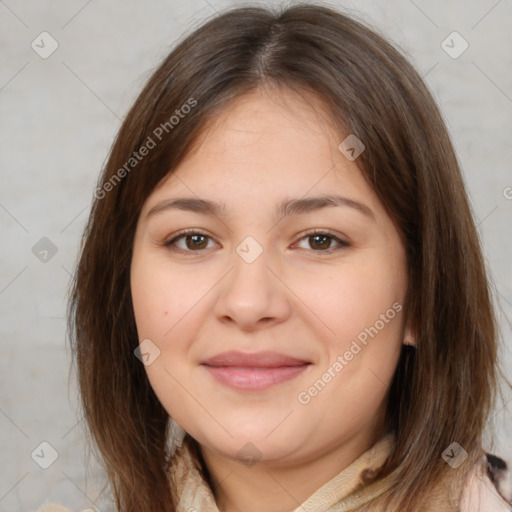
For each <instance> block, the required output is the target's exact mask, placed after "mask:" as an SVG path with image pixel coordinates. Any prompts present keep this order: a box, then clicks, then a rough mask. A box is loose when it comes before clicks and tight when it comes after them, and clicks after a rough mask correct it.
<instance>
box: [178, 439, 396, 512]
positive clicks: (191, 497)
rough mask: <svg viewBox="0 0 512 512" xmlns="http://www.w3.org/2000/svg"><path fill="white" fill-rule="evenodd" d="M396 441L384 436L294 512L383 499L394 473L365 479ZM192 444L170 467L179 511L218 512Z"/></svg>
mask: <svg viewBox="0 0 512 512" xmlns="http://www.w3.org/2000/svg"><path fill="white" fill-rule="evenodd" d="M394 442H395V441H394V435H393V434H392V433H387V434H385V435H384V436H383V437H382V438H381V439H380V440H379V441H377V442H376V443H375V444H374V445H373V446H372V447H371V448H370V449H369V450H367V451H366V452H365V453H363V454H362V455H361V456H360V457H359V458H358V459H357V460H355V461H354V462H353V463H352V464H350V465H349V466H348V467H347V468H345V469H344V470H343V471H341V472H340V473H338V474H337V475H336V476H335V477H334V478H332V479H331V480H329V481H328V482H327V483H325V484H324V485H323V486H322V487H320V488H319V489H318V490H317V491H316V492H315V493H314V494H313V495H312V496H310V497H309V498H308V499H307V500H306V501H305V502H304V503H302V504H301V505H300V506H298V507H297V508H296V509H295V510H294V511H293V512H313V511H315V512H319V511H327V510H328V511H329V512H350V511H353V510H356V509H357V508H358V507H360V506H361V505H364V504H365V503H368V502H370V501H372V500H373V499H375V498H376V497H377V496H380V495H381V494H382V493H384V492H385V491H386V490H388V489H389V487H390V486H391V485H392V479H393V473H391V474H389V475H388V476H386V477H385V478H383V479H379V480H378V481H376V482H375V483H374V484H370V485H365V480H367V478H368V477H371V476H373V475H376V474H377V473H378V472H379V471H380V469H381V468H382V467H383V465H384V464H385V463H386V461H387V459H388V458H389V456H390V454H391V452H392V450H393V447H394ZM193 443H195V441H194V440H193V439H192V438H191V437H190V436H189V435H187V436H186V437H185V439H184V441H183V444H182V446H181V447H180V448H179V449H178V450H177V451H176V453H175V454H174V456H173V459H172V462H171V466H170V471H169V477H170V478H169V480H170V484H171V488H172V491H173V496H175V499H176V503H175V506H176V512H188V511H190V510H196V511H198V512H219V509H218V508H217V505H216V503H215V497H214V495H213V493H212V490H211V489H210V487H209V485H208V483H207V482H206V480H205V479H204V477H203V472H202V468H201V464H200V462H199V460H198V458H197V456H196V454H195V449H194V446H193Z"/></svg>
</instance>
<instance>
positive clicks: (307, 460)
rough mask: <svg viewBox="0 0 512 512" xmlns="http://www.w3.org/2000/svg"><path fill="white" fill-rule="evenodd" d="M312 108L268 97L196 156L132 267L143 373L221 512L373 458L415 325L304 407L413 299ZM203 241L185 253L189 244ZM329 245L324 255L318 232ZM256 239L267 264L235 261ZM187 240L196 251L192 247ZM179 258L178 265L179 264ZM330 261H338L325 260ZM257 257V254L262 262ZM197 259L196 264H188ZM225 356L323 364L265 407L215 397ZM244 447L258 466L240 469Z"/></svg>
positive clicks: (223, 120) (175, 180)
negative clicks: (190, 443) (371, 330)
mask: <svg viewBox="0 0 512 512" xmlns="http://www.w3.org/2000/svg"><path fill="white" fill-rule="evenodd" d="M326 119H327V115H326V113H325V112H324V111H323V110H322V107H321V105H320V104H319V103H318V101H316V100H315V99H314V98H308V99H307V102H306V101H304V99H302V98H301V97H300V96H297V95H296V94H294V93H292V92H291V91H287V90H281V91H279V92H276V91H274V92H272V94H270V95H269V94H267V93H266V92H264V91H263V90H258V91H256V92H254V93H251V94H250V95H246V96H244V97H243V98H241V99H238V100H236V101H235V102H234V103H233V104H231V105H230V106H229V107H228V108H225V109H224V110H223V112H222V113H221V115H220V116H219V117H218V118H217V119H216V120H215V123H214V124H213V125H212V126H210V127H209V129H208V130H207V131H206V132H205V136H204V137H202V138H201V139H200V142H199V143H198V144H197V146H196V147H195V148H194V150H193V151H192V152H190V153H189V155H188V156H187V157H186V158H185V159H184V160H183V161H182V162H181V164H180V165H179V166H178V168H177V169H176V170H175V172H174V173H173V174H170V175H169V176H168V177H167V178H166V179H165V180H164V181H163V182H162V183H161V184H160V185H159V186H158V187H157V188H156V189H155V190H154V191H153V193H152V194H151V195H150V196H149V197H148V199H147V201H146V202H145V204H144V206H143V208H142V212H141V215H140V218H139V222H138V226H137V230H136V235H135V241H134V252H133V260H132V267H131V287H132V298H133V306H134V313H135V318H136V323H137V329H138V334H139V339H140V341H142V340H144V339H150V340H151V341H152V342H153V343H154V344H155V345H156V346H157V347H158V349H159V350H160V355H159V356H158V357H157V358H156V359H155V360H154V362H152V363H151V364H150V365H148V366H145V368H146V371H147V375H148V378H149V380H150V383H151V386H152V387H153V389H154V391H155V392H156V394H157V396H158V398H159V400H160V401H161V403H162V404H163V406H164V407H165V409H166V410H167V411H168V413H169V414H170V415H171V416H172V417H173V418H174V419H175V420H176V421H177V422H178V423H179V424H180V425H181V426H182V427H183V428H184V429H185V430H186V431H187V432H188V433H189V434H190V435H191V436H192V437H193V438H194V439H195V440H196V441H197V442H198V443H199V445H200V449H201V453H202V455H203V458H204V460H205V463H206V466H207V468H208V471H209V473H210V476H211V478H212V480H213V482H214V483H215V488H214V495H215V498H216V502H217V505H218V507H219V509H220V510H226V511H227V512H234V511H244V512H253V511H254V512H256V511H258V512H259V511H261V510H266V511H269V512H285V511H291V510H294V509H295V508H297V507H298V506H299V505H300V503H302V502H304V501H305V500H306V499H307V498H308V497H309V496H310V495H311V494H313V493H314V492H315V491H316V490H317V489H318V488H320V487H321V486H322V485H323V484H325V483H326V482H327V481H329V480H330V479H332V478H333V477H334V476H335V475H336V474H338V473H339V472H340V471H342V470H343V469H344V468H346V467H347V466H348V465H350V464H351V463H352V462H353V461H354V460H356V459H357V458H358V457H359V456H360V455H361V454H362V453H364V452H365V451H366V450H368V449H369V448H370V447H371V446H372V445H373V444H374V443H375V442H376V441H377V440H378V439H379V438H380V436H381V435H382V433H383V432H384V430H385V415H384V410H385V407H386V401H387V394H388V388H389V384H390V383H391V380H392V376H393V373H394V371H395V368H396V365H397V362H398V358H399V354H400V350H401V345H402V343H403V342H404V338H405V337H406V336H407V337H408V336H409V332H408V330H407V329H406V328H405V322H404V311H403V310H402V311H401V312H399V313H397V314H396V316H395V317H394V318H393V319H392V320H390V321H388V322H387V323H385V325H384V327H383V328H382V329H381V330H379V332H378V334H377V335H376V336H374V337H373V338H369V342H368V343H367V345H366V346H363V345H362V344H360V345H361V346H362V347H363V348H362V350H361V351H360V352H358V353H357V354H356V355H354V357H353V358H352V360H350V361H347V365H346V366H344V367H343V370H342V371H340V372H338V373H336V372H335V375H336V376H335V377H333V378H332V379H331V380H330V382H328V383H327V385H326V386H325V387H324V388H323V389H322V390H321V391H320V392H319V393H317V395H316V396H314V397H312V398H311V400H310V401H309V403H307V404H303V403H300V402H299V401H298V398H297V397H298V394H299V393H300V392H304V391H307V390H308V389H309V388H310V387H311V386H312V385H313V384H314V383H315V381H317V380H318V379H321V378H322V375H323V374H324V373H325V372H326V371H327V370H328V368H329V367H330V366H332V364H333V362H334V361H336V358H337V357H338V356H339V355H342V356H343V354H344V353H345V352H346V351H347V350H348V349H349V348H350V346H351V343H352V342H353V340H355V339H356V337H357V335H358V334H360V333H361V332H362V331H364V330H365V328H368V327H370V326H374V325H375V323H376V321H377V320H378V319H379V318H381V317H380V315H382V314H385V313H386V311H387V310H389V309H390V308H391V307H392V305H393V304H394V303H399V304H403V301H404V298H405V294H406V290H407V284H408V283H407V265H406V255H405V249H404V246H403V243H402V239H401V236H400V234H399V233H398V231H397V229H396V227H395V225H394V224H393V222H392V221H391V219H390V217H389V216H388V215H387V213H386V211H385V210H384V207H383V205H382V203H380V201H379V200H378V198H377V196H376V195H375V193H374V192H373V191H372V189H371V188H370V187H369V185H368V184H367V183H366V181H365V180H364V178H363V176H362V174H361V172H360V171H359V169H358V167H357V161H355V162H351V161H349V160H348V159H347V158H346V157H345V156H344V155H343V154H342V153H341V152H340V151H339V150H338V145H339V144H340V142H341V141H342V140H343V139H344V138H345V137H346V135H348V134H346V135H344V136H341V137H340V134H339V133H336V132H335V131H334V130H333V128H332V127H331V125H330V124H329V123H328V122H327V121H326ZM333 193H336V194H340V195H343V196H344V197H347V198H350V199H352V200H354V201H358V202H360V203H362V204H364V205H365V206H366V207H367V208H369V209H370V210H371V212H373V217H372V216H370V215H365V214H364V213H362V212H361V211H359V210H357V209H355V208H352V207H349V206H341V207H340V206H337V207H324V208H320V209H316V210H314V211H310V212H308V213H302V214H295V215H290V216H287V217H284V218H283V217H280V218H278V219H277V220H276V219H275V218H274V217H273V214H274V208H275V206H276V205H277V204H278V203H279V202H280V201H282V200H283V199H289V198H303V197H313V196H319V195H322V194H333ZM176 197H195V198H201V199H208V200H212V201H219V202H224V203H225V204H226V210H225V212H223V213H219V214H218V215H213V214H205V213H197V212H191V211H184V210H179V209H170V208H167V209H165V208H164V209H161V210H160V211H158V212H157V213H153V214H151V215H149V216H148V212H150V210H152V209H153V208H154V207H155V206H157V205H159V204H161V203H162V202H163V201H166V200H168V199H170V198H176ZM188 228H193V229H197V230H198V231H199V232H200V233H199V234H203V235H206V238H201V237H199V238H198V239H195V240H196V242H197V243H199V245H200V250H198V249H197V248H195V247H196V246H194V244H193V243H192V241H191V239H190V237H188V239H187V238H186V237H182V238H180V239H177V240H176V241H175V243H174V245H170V246H166V245H165V243H166V242H167V241H170V240H172V239H174V238H176V236H179V235H177V233H178V232H179V231H181V230H183V229H188ZM311 229H318V230H319V231H321V232H325V230H329V231H331V232H332V233H333V234H332V235H330V234H327V236H335V237H338V238H339V239H340V240H342V241H344V242H348V243H349V244H350V245H349V246H342V245H340V244H339V243H338V242H337V241H336V239H335V238H327V239H325V238H322V236H320V239H316V241H315V238H314V237H311V235H308V234H304V233H306V232H307V231H308V230H311ZM248 236H251V237H253V238H254V239H255V240H256V241H257V242H258V244H259V245H260V246H261V248H262V250H263V252H262V253H261V254H260V255H259V256H258V257H257V258H256V259H255V261H253V262H252V263H248V262H247V261H245V260H244V259H243V258H242V257H240V256H239V254H238V253H237V252H236V249H237V247H238V246H239V244H240V243H241V242H242V241H243V240H244V239H245V238H246V237H248ZM187 240H188V244H187ZM179 248H181V249H182V251H181V252H180V251H179ZM329 248H332V249H333V251H332V252H330V253H326V252H325V251H326V250H328V249H329ZM251 250H252V249H251ZM185 251H188V252H185ZM227 350H240V351H244V352H257V351H260V350H274V351H277V352H281V353H284V354H287V355H291V356H293V357H297V358H301V359H306V360H308V361H310V362H311V363H312V364H310V365H309V366H308V368H307V369H306V370H305V371H304V372H302V373H301V374H299V375H298V376H297V377H295V378H294V379H292V380H288V381H285V382H282V383H279V384H277V385H274V386H272V387H270V388H268V389H266V390H262V391H240V390H233V389H231V388H228V387H226V386H224V385H222V384H220V383H218V382H217V381H216V380H215V379H214V378H213V377H212V376H211V375H210V373H209V372H208V371H206V370H205V368H204V367H203V366H201V365H200V362H201V361H202V360H204V359H205V358H207V357H211V356H214V355H216V354H219V353H221V352H224V351H227ZM247 443H252V444H253V445H254V446H255V447H256V448H257V453H258V454H259V455H258V456H259V457H260V459H259V461H258V462H257V463H256V464H254V465H248V464H244V462H243V461H241V460H240V459H239V456H238V455H237V454H238V452H239V450H241V448H242V447H244V446H245V445H246V444H247Z"/></svg>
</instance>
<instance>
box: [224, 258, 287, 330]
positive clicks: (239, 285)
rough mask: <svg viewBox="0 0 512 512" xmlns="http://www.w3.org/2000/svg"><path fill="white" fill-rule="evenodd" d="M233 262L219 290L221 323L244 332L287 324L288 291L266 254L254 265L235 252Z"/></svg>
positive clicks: (255, 261) (253, 262) (254, 262)
mask: <svg viewBox="0 0 512 512" xmlns="http://www.w3.org/2000/svg"><path fill="white" fill-rule="evenodd" d="M231 262H232V266H233V268H232V270H231V271H230V272H229V273H228V274H227V276H226V277H225V278H224V279H223V280H222V281H221V282H220V283H219V287H218V290H217V294H218V295H217V300H216V303H215V306H214V314H215V316H216V317H217V318H218V320H219V321H221V322H223V323H231V324H234V325H237V326H238V327H239V328H240V329H243V330H245V331H255V330H258V329H261V328H265V327H269V326H271V325H272V324H278V323H281V322H284V321H285V320H286V319H287V318H288V317H289V316H290V312H291V301H290V297H289V291H288V288H287V287H286V286H285V285H284V284H283V280H282V277H281V276H280V277H277V275H279V272H278V271H277V269H276V268H274V266H275V265H273V264H272V262H271V261H269V257H268V254H267V253H266V251H265V250H263V252H262V253H261V254H260V255H259V256H258V258H256V260H254V261H252V262H248V261H246V260H244V259H243V258H242V257H241V256H239V254H237V253H236V252H234V254H233V258H232V260H231ZM276 274H277V275H276Z"/></svg>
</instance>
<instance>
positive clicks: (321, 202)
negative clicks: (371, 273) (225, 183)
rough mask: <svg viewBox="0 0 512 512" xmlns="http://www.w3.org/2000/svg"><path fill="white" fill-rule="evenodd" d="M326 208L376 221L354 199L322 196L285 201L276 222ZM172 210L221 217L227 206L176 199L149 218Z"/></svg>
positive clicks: (160, 205)
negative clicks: (345, 209) (346, 210)
mask: <svg viewBox="0 0 512 512" xmlns="http://www.w3.org/2000/svg"><path fill="white" fill-rule="evenodd" d="M326 207H349V208H353V209H354V210H356V211H358V212H360V213H362V214H363V215H366V216H367V217H369V218H370V219H372V220H376V219H375V214H374V213H373V211H372V210H371V209H370V208H369V207H368V206H366V205H365V204H363V203H360V202H359V201H355V200H354V199H349V198H348V197H344V196H340V195H321V196H317V197H307V198H300V199H285V200H283V201H282V202H281V203H279V204H278V205H277V207H276V209H275V212H274V220H278V219H280V218H282V217H288V216H290V215H302V214H306V213H310V212H313V211H315V210H319V209H321V208H326ZM172 209H177V210H184V211H189V212H195V213H201V214H204V215H214V216H216V217H220V216H222V215H223V214H225V212H226V205H225V204H224V203H218V202H215V201H208V200H206V199H199V198H196V197H176V198H171V199H166V200H164V201H161V202H160V203H158V204H156V205H155V206H153V208H151V210H149V212H148V214H147V217H150V216H152V215H156V214H158V213H161V212H163V211H166V210H172Z"/></svg>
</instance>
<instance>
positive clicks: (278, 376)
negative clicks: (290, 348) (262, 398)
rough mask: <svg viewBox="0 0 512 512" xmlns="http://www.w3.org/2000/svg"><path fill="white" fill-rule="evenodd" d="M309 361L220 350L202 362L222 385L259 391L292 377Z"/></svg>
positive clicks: (266, 353)
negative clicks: (220, 351)
mask: <svg viewBox="0 0 512 512" xmlns="http://www.w3.org/2000/svg"><path fill="white" fill-rule="evenodd" d="M310 364H311V363H310V362H308V361H305V360H303V359H297V358H295V357H290V356H286V355H284V354H279V353H278V352H268V351H267V352H258V353H254V354H247V353H243V352H236V351H230V352H223V353H222V354H218V355H216V356H214V357H211V358H210V359H207V360H205V361H203V362H202V363H201V365H202V366H204V368H205V369H206V370H208V371H209V372H210V374H211V375H212V376H213V377H214V378H215V379H216V380H217V381H218V382H220V383H221V384H224V385H226V386H229V387H231V388H234V389H238V390H246V391H258V390H263V389H266V388H269V387H271V386H273V385H275V384H279V383H281V382H284V381H287V380H290V379H293V378H294V377H296V376H297V375H299V374H300V373H302V372H303V371H304V370H305V369H306V368H307V367H308V366H309V365H310Z"/></svg>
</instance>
